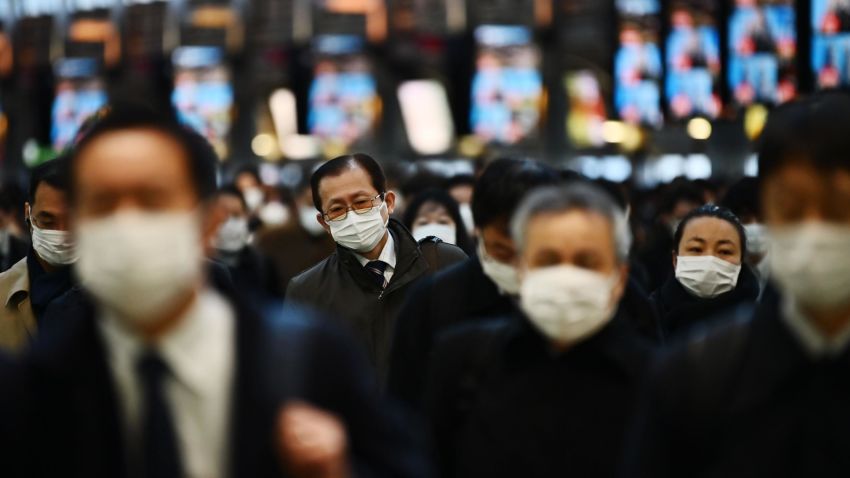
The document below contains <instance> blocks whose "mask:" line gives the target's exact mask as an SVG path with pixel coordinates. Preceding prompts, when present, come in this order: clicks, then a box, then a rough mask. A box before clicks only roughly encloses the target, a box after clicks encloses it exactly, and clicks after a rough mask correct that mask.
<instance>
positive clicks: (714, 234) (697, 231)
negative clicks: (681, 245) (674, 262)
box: [682, 217, 740, 244]
mask: <svg viewBox="0 0 850 478" xmlns="http://www.w3.org/2000/svg"><path fill="white" fill-rule="evenodd" d="M695 237H699V238H701V239H705V240H707V241H719V240H729V241H732V242H734V243H736V244H738V243H740V237H739V236H738V230H737V229H736V228H735V226H733V225H732V224H731V223H729V222H728V221H725V220H723V219H719V218H716V217H697V218H694V219H691V220H690V221H688V223H687V224H686V225H685V229H684V230H683V231H682V240H683V241H687V240H688V239H692V238H695Z"/></svg>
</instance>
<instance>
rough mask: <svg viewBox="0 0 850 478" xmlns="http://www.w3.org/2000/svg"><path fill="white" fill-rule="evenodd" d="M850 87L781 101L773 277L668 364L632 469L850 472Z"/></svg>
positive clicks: (765, 161) (771, 173)
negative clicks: (755, 300)
mask: <svg viewBox="0 0 850 478" xmlns="http://www.w3.org/2000/svg"><path fill="white" fill-rule="evenodd" d="M848 124H850V96H848V95H847V94H846V93H838V92H829V93H818V94H813V95H811V96H808V97H805V98H804V99H800V100H795V101H791V102H788V103H786V104H784V105H782V106H780V107H778V108H776V109H775V110H773V111H771V113H770V118H769V119H768V121H767V124H766V125H765V128H764V131H763V132H762V135H761V138H760V139H759V151H758V170H759V190H760V196H761V204H762V212H763V214H764V220H765V225H766V226H767V228H768V234H769V238H770V254H769V259H768V261H769V263H770V280H771V284H770V285H769V286H768V287H767V290H766V291H765V293H764V296H763V297H762V300H761V301H760V303H759V304H758V306H757V307H755V308H754V309H753V308H751V307H745V308H740V309H738V310H736V311H735V312H734V313H732V314H730V317H729V319H730V320H728V321H727V322H725V323H724V325H723V326H722V327H718V328H716V329H714V330H712V331H711V332H710V333H709V334H705V335H701V336H699V337H697V338H696V339H695V340H694V341H693V342H691V343H689V344H685V345H684V346H682V347H680V348H677V350H675V351H674V352H672V353H670V354H669V355H668V356H666V357H664V360H662V361H661V362H660V363H659V364H658V366H657V367H655V370H656V373H655V377H653V379H652V380H651V381H650V383H651V384H652V385H651V386H650V387H649V388H648V390H647V391H648V393H647V396H646V397H645V400H644V401H643V403H644V409H643V410H642V413H641V418H640V419H639V420H636V423H638V424H640V429H638V430H635V432H634V433H633V434H631V435H630V436H633V437H634V438H635V441H634V443H632V444H631V446H630V449H631V450H632V454H631V458H632V459H633V461H632V462H631V463H630V464H629V466H628V467H627V469H625V470H623V473H622V476H629V477H636V478H643V477H652V478H672V477H682V476H700V477H729V476H736V477H738V476H748V477H768V476H769V477H771V478H791V477H804V476H805V477H815V476H817V477H835V476H847V475H848V473H850V464H848V454H847V450H850V435H848V434H847V427H848V425H850V415H848V411H850V407H848V403H850V373H848V371H850V207H848V205H850V161H848V152H850V134H848V130H847V125H848Z"/></svg>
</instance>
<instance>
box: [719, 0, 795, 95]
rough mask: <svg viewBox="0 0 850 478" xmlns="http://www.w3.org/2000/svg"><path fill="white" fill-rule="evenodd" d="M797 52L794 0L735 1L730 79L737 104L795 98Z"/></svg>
mask: <svg viewBox="0 0 850 478" xmlns="http://www.w3.org/2000/svg"><path fill="white" fill-rule="evenodd" d="M796 53H797V31H796V20H795V13H794V2H793V0H773V1H764V0H735V2H734V10H733V11H732V16H731V17H730V18H729V68H728V81H729V88H730V89H731V91H732V96H733V98H734V101H735V103H736V104H738V105H743V106H747V105H750V104H753V103H766V104H774V103H782V102H785V101H788V100H790V99H792V98H794V96H796V94H797V72H796V67H795V58H796Z"/></svg>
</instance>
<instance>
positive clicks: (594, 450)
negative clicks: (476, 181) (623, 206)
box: [428, 173, 650, 477]
mask: <svg viewBox="0 0 850 478" xmlns="http://www.w3.org/2000/svg"><path fill="white" fill-rule="evenodd" d="M485 175H486V173H485ZM511 230H512V233H513V234H512V235H513V240H514V243H515V244H516V246H517V254H518V257H519V260H518V262H519V268H520V277H521V288H520V303H519V305H520V310H519V311H517V312H515V313H514V314H513V317H512V318H511V319H510V320H502V321H496V322H491V323H476V324H469V325H468V326H465V327H458V328H455V329H453V330H452V331H451V332H447V334H446V336H445V338H444V340H443V341H442V342H440V343H439V344H438V345H437V348H436V350H435V352H434V359H433V363H432V367H431V373H430V377H429V388H428V413H429V420H430V423H431V429H432V430H433V442H434V446H435V448H436V450H437V457H438V463H439V470H440V475H441V476H445V477H452V476H458V477H461V476H462V477H477V476H481V477H485V476H486V477H502V476H504V477H514V476H528V477H544V476H545V477H548V476H552V473H553V471H554V470H560V472H561V473H568V474H575V475H576V476H586V477H593V476H614V474H615V472H616V470H617V469H618V465H619V463H620V459H621V456H622V453H623V451H624V445H625V442H626V430H627V428H628V425H629V423H630V420H631V417H632V412H633V409H634V404H635V399H636V397H637V392H638V390H639V388H640V386H641V383H642V380H643V376H644V375H645V371H646V370H647V368H648V365H649V358H650V348H649V346H648V345H647V344H646V343H645V342H644V341H643V339H642V338H641V337H640V336H639V335H637V334H636V333H635V332H634V330H633V329H632V327H631V325H630V323H629V322H630V321H629V319H627V318H625V317H624V314H625V313H626V312H625V311H624V309H623V307H622V306H621V303H620V301H621V298H622V297H623V293H624V291H625V288H626V282H627V280H628V253H629V248H630V241H631V236H630V232H629V228H628V223H627V222H626V220H625V216H624V215H623V212H622V211H621V210H620V209H619V208H618V207H617V206H616V205H615V204H614V202H613V201H611V199H610V198H609V197H608V196H607V195H606V194H605V193H604V192H602V191H600V190H598V189H597V188H595V187H592V186H590V185H586V184H575V185H570V186H566V187H559V188H546V189H542V190H540V191H536V192H532V193H531V194H530V196H529V197H528V198H527V199H526V200H524V201H523V202H522V205H521V206H520V207H519V209H518V210H517V212H516V213H515V215H514V219H513V221H512V225H511Z"/></svg>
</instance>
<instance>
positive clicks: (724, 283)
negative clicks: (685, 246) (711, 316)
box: [676, 256, 741, 299]
mask: <svg viewBox="0 0 850 478" xmlns="http://www.w3.org/2000/svg"><path fill="white" fill-rule="evenodd" d="M740 273H741V266H740V265H735V264H732V263H731V262H726V261H724V260H723V259H720V258H719V257H714V256H679V257H678V258H677V260H676V280H678V281H679V283H680V284H682V286H683V287H684V288H685V289H686V290H687V291H688V292H690V293H691V294H693V295H695V296H697V297H699V298H701V299H711V298H714V297H717V296H719V295H720V294H724V293H726V292H729V291H730V290H733V289H734V288H735V287H736V286H737V285H738V275H739V274H740Z"/></svg>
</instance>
